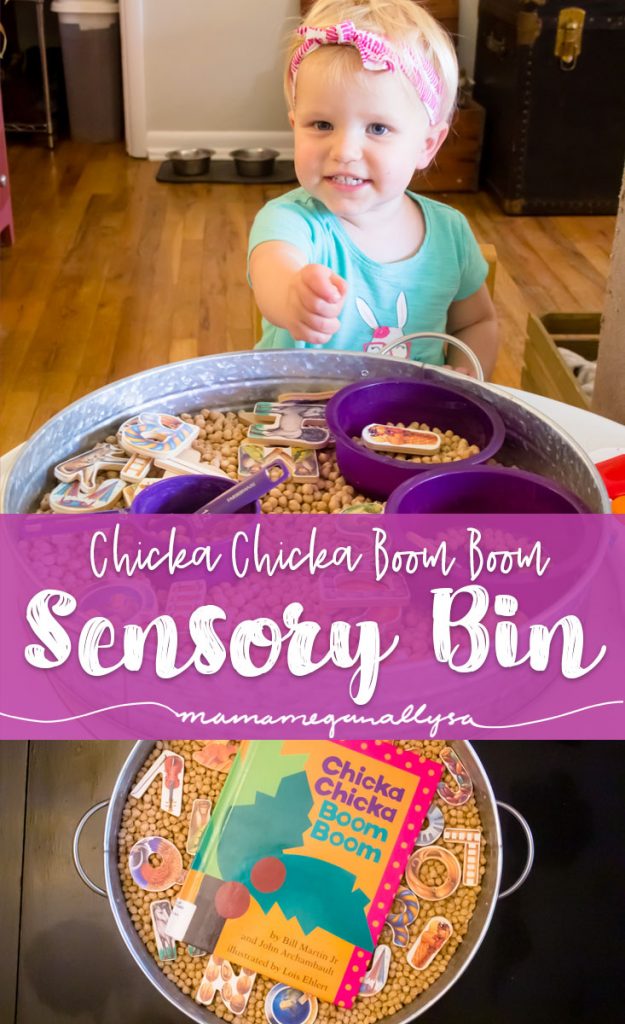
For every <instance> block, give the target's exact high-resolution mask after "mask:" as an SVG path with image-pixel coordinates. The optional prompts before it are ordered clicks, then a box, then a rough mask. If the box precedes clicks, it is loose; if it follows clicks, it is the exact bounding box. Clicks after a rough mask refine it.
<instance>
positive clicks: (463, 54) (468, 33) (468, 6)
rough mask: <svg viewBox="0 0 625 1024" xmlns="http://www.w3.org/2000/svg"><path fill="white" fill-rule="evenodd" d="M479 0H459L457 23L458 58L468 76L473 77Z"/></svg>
mask: <svg viewBox="0 0 625 1024" xmlns="http://www.w3.org/2000/svg"><path fill="white" fill-rule="evenodd" d="M478 4H479V0H460V19H459V24H458V36H459V39H458V60H459V62H460V67H462V68H464V69H465V71H466V72H467V73H468V75H469V78H473V68H474V67H475V42H476V36H477V14H478Z"/></svg>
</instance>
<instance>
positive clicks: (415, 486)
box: [384, 466, 589, 515]
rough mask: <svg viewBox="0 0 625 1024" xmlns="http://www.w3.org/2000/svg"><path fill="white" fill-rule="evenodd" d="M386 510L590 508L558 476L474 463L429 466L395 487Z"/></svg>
mask: <svg viewBox="0 0 625 1024" xmlns="http://www.w3.org/2000/svg"><path fill="white" fill-rule="evenodd" d="M384 511H385V512H389V513H393V512H411V513H425V514H427V513H440V512H448V513H450V514H453V513H458V512H461V513H465V514H473V515H479V514H481V513H484V514H488V513H493V512H494V513H502V514H506V513H511V514H516V513H518V514H525V513H528V512H529V513H536V514H541V515H542V514H545V513H556V512H560V513H562V512H588V511H589V509H588V508H586V506H585V505H584V504H583V503H582V502H581V501H580V500H579V498H577V497H576V496H575V495H574V494H571V492H570V491H567V490H565V489H564V487H560V485H559V484H556V483H554V481H553V480H547V479H546V478H545V477H543V476H536V474H534V473H526V472H525V471H524V470H520V469H506V468H505V467H503V466H471V467H467V468H464V467H463V468H461V469H456V470H454V472H453V473H445V472H439V470H438V469H435V470H430V472H429V473H428V474H427V475H426V476H423V477H421V478H420V479H418V480H407V481H406V483H404V484H402V485H401V487H398V488H397V490H396V491H393V493H392V494H391V496H390V498H389V499H388V501H387V503H386V508H385V510H384Z"/></svg>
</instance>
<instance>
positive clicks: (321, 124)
mask: <svg viewBox="0 0 625 1024" xmlns="http://www.w3.org/2000/svg"><path fill="white" fill-rule="evenodd" d="M313 128H316V129H317V131H318V132H330V131H332V125H331V124H330V122H329V121H313Z"/></svg>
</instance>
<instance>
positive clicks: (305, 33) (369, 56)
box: [290, 21, 443, 124]
mask: <svg viewBox="0 0 625 1024" xmlns="http://www.w3.org/2000/svg"><path fill="white" fill-rule="evenodd" d="M297 32H298V35H300V36H302V38H303V39H304V42H303V43H302V44H301V46H298V48H297V50H296V51H295V53H294V54H293V59H292V61H291V66H290V72H291V80H292V83H293V89H295V76H296V75H297V72H298V70H299V66H300V64H301V63H302V61H303V59H304V57H307V56H308V54H309V53H312V52H313V50H317V49H318V48H319V47H320V46H354V47H355V48H356V49H357V50H358V53H359V54H360V59H361V60H362V66H363V67H364V68H366V69H367V71H401V72H403V74H404V75H405V76H406V78H407V79H408V80H409V82H410V83H411V84H412V85H413V86H414V88H415V89H416V91H417V95H418V97H419V99H420V100H421V102H422V103H423V106H424V107H425V109H426V111H427V114H428V118H429V120H430V124H436V123H437V122H438V119H439V115H440V109H441V98H442V92H443V87H442V83H441V80H440V78H439V76H438V75H437V73H436V71H435V70H434V68H433V67H432V65H431V64H430V62H429V61H428V60H426V58H425V57H424V56H423V55H422V54H421V53H419V52H418V51H417V50H413V49H412V48H411V47H408V46H406V47H402V49H401V50H400V49H395V47H394V46H392V45H391V43H390V42H389V41H388V40H387V39H385V38H384V36H378V35H375V33H373V32H361V31H360V29H357V28H356V26H355V25H354V23H353V21H343V22H341V24H340V25H326V26H324V27H323V28H315V27H314V26H312V25H300V27H299V28H298V30H297Z"/></svg>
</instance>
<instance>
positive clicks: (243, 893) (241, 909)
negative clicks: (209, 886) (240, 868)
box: [215, 882, 250, 918]
mask: <svg viewBox="0 0 625 1024" xmlns="http://www.w3.org/2000/svg"><path fill="white" fill-rule="evenodd" d="M249 905H250V894H249V890H248V889H247V886H245V885H243V883H242V882H224V884H223V885H220V886H219V888H218V890H217V892H216V893H215V910H216V911H217V913H218V914H219V916H220V917H226V918H231V917H242V915H243V914H244V913H245V911H246V910H247V908H248V907H249Z"/></svg>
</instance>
